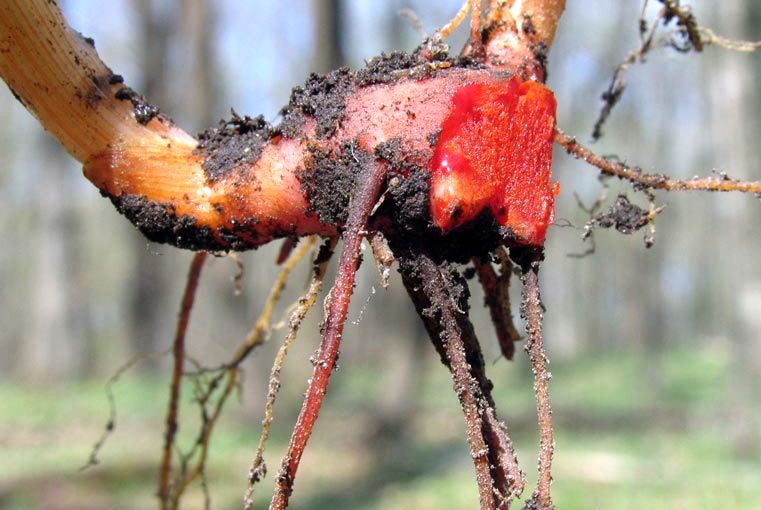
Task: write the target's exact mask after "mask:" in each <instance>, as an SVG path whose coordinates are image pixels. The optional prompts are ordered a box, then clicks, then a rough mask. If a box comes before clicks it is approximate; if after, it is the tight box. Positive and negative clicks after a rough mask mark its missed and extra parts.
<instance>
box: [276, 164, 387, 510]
mask: <svg viewBox="0 0 761 510" xmlns="http://www.w3.org/2000/svg"><path fill="white" fill-rule="evenodd" d="M386 172H387V171H386V167H385V165H384V164H383V163H381V162H378V161H374V162H372V163H371V164H368V165H366V166H365V168H363V171H362V174H361V175H360V176H359V179H358V187H357V189H356V190H355V194H354V195H353V196H352V199H351V202H350V204H349V217H348V220H347V222H346V228H345V231H344V235H343V238H344V246H343V250H342V251H341V257H340V259H339V262H338V269H337V272H336V281H335V283H334V284H333V287H332V288H331V289H330V293H329V295H328V298H327V301H328V302H327V306H326V310H327V313H326V315H325V323H324V325H323V336H322V342H321V344H320V349H319V351H318V353H317V355H316V356H315V358H314V372H313V374H312V378H311V380H310V382H309V388H308V389H307V394H306V396H305V397H304V403H303V405H302V407H301V411H300V413H299V417H298V420H297V421H296V425H295V426H294V428H293V435H292V436H291V441H290V443H289V444H288V451H287V452H286V454H285V457H284V458H283V460H282V464H281V468H280V472H279V473H278V476H277V481H276V483H275V491H274V494H273V495H272V501H271V502H270V510H282V509H284V508H286V507H287V506H288V500H289V498H290V496H291V492H292V491H293V482H294V479H295V477H296V471H297V470H298V467H299V463H300V461H301V456H302V455H303V453H304V448H305V447H306V443H307V441H308V440H309V436H310V435H311V434H312V429H313V428H314V423H315V421H316V420H317V415H318V413H319V412H320V407H321V406H322V401H323V399H324V398H325V393H326V392H327V389H328V383H329V381H330V375H331V373H332V372H333V369H334V368H335V366H336V361H337V359H338V351H339V347H340V344H341V335H342V333H343V326H344V323H345V322H346V314H347V312H348V309H349V300H350V298H351V294H352V291H353V289H354V279H355V275H356V272H357V268H358V267H359V263H360V247H361V244H362V239H363V237H364V234H365V232H364V231H365V229H366V228H367V222H368V219H369V218H370V215H371V214H372V211H373V208H374V206H375V204H376V201H377V199H378V196H379V195H380V191H381V187H382V186H383V183H384V182H385V179H386Z"/></svg>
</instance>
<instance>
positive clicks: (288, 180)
mask: <svg viewBox="0 0 761 510" xmlns="http://www.w3.org/2000/svg"><path fill="white" fill-rule="evenodd" d="M506 80H508V77H507V75H506V73H502V72H499V73H495V72H490V71H488V70H473V69H460V68H453V69H449V70H444V71H439V72H438V74H437V75H436V76H434V77H431V78H427V79H420V80H419V79H404V80H400V81H397V82H395V83H392V84H380V85H372V86H367V87H364V88H361V89H359V90H358V91H356V92H355V93H353V94H352V95H350V96H349V97H347V100H346V109H345V115H344V117H343V120H342V122H341V124H340V126H339V128H338V129H337V130H336V133H335V134H334V135H333V136H332V137H331V138H329V139H326V140H325V139H323V140H321V139H318V138H317V136H316V135H315V122H314V119H307V122H306V123H305V125H304V127H303V136H302V137H301V138H299V139H286V138H283V137H281V136H277V137H275V138H273V139H272V140H270V142H268V143H267V145H266V146H265V147H264V149H263V151H262V153H261V155H260V157H259V158H258V159H257V160H256V162H255V163H254V164H252V165H249V166H247V167H244V168H236V169H234V170H233V171H230V172H228V173H226V174H225V175H224V176H222V177H221V178H219V179H217V180H214V181H210V180H208V179H207V176H206V175H205V172H204V170H203V169H202V167H201V164H202V163H203V157H202V156H201V155H198V154H194V152H193V151H194V149H195V147H196V145H195V140H194V139H193V138H191V137H189V136H187V135H185V134H184V133H182V132H180V131H179V130H177V131H178V132H180V133H181V135H184V136H180V134H176V133H173V132H172V130H171V128H170V129H169V131H168V132H167V133H166V134H165V135H164V136H162V139H163V140H164V141H165V143H161V144H160V145H159V144H151V145H146V146H135V145H134V144H132V145H129V146H123V147H122V146H119V145H118V144H117V145H112V146H109V147H108V148H107V150H105V151H103V152H101V153H100V154H97V155H95V156H94V157H91V158H90V159H89V160H87V161H86V162H85V165H84V171H85V175H86V177H87V178H88V179H90V180H91V181H92V182H93V183H94V184H95V185H96V186H97V187H98V188H99V189H100V190H101V191H103V192H104V193H105V194H106V195H108V196H111V197H120V196H123V195H136V196H142V197H144V198H145V199H146V200H147V201H148V202H152V203H155V204H159V205H161V206H162V207H164V208H165V209H166V210H167V211H168V212H170V213H171V214H173V215H175V216H176V217H190V218H192V219H193V220H194V221H195V227H196V228H198V229H202V228H208V229H209V230H210V231H211V232H212V233H213V235H214V239H215V242H216V243H217V244H218V245H217V246H212V247H210V248H212V249H219V250H225V249H230V248H231V244H230V233H231V232H233V235H234V236H235V241H236V245H235V249H241V248H253V247H256V246H259V245H262V244H265V243H267V242H268V241H270V240H272V239H275V238H278V237H284V236H292V235H308V234H319V235H335V234H336V233H337V231H338V229H339V228H340V227H341V226H340V225H328V224H324V223H321V222H320V221H319V220H318V219H317V217H316V215H315V214H314V213H312V212H310V210H309V204H308V202H307V199H306V197H305V196H304V193H303V191H302V188H301V184H300V181H299V178H298V177H297V176H298V175H299V173H301V172H303V171H304V162H305V161H308V150H307V148H308V147H312V148H319V149H323V150H332V149H337V148H340V147H341V146H342V145H343V144H344V143H346V142H349V141H358V142H359V144H360V146H361V147H362V148H364V149H365V150H367V151H372V150H373V149H374V148H375V147H376V146H377V145H378V144H380V143H382V142H386V141H389V140H391V139H394V138H399V139H400V140H401V141H402V146H403V149H404V150H405V153H408V154H413V155H415V156H414V157H415V158H417V161H412V163H415V164H417V165H420V166H422V167H427V166H428V163H429V161H430V159H431V157H432V154H433V149H432V147H431V146H430V143H429V135H431V134H432V133H436V132H437V131H438V130H439V129H440V127H441V125H442V123H443V122H444V119H445V118H446V116H447V115H448V113H449V111H450V108H451V102H452V97H453V96H454V95H455V93H456V92H457V91H458V90H459V89H460V88H462V87H463V86H465V85H469V84H475V83H488V84H495V83H500V82H503V81H506ZM151 122H152V123H154V122H159V120H153V121H151ZM222 230H224V231H225V232H226V233H227V237H223V236H221V235H220V232H221V231H222ZM170 242H171V241H170Z"/></svg>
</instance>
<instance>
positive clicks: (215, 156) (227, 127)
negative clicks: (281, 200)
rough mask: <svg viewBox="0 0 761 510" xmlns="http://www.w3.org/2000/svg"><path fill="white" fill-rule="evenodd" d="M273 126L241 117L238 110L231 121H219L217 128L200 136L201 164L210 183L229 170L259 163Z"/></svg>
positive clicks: (262, 118) (255, 118) (199, 152)
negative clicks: (202, 160)
mask: <svg viewBox="0 0 761 510" xmlns="http://www.w3.org/2000/svg"><path fill="white" fill-rule="evenodd" d="M272 135H273V130H272V127H271V126H270V125H269V124H268V123H267V122H266V121H265V120H264V117H262V116H261V115H258V116H256V117H249V116H244V117H241V116H240V115H238V114H237V113H235V111H233V112H232V118H231V119H230V120H220V121H219V124H218V125H217V126H216V127H213V128H209V129H207V130H205V131H203V132H202V133H199V134H198V146H197V147H196V150H195V153H196V154H205V155H206V159H205V160H204V162H203V164H202V165H201V166H202V167H203V169H204V171H205V172H206V176H207V178H208V179H209V180H210V181H213V180H216V179H219V178H220V177H222V176H223V175H225V174H226V173H228V172H229V171H230V170H232V169H233V168H236V167H240V166H242V165H250V164H254V163H256V161H257V160H258V159H259V156H261V153H262V150H263V149H264V146H265V145H266V144H267V142H268V141H269V140H270V138H272Z"/></svg>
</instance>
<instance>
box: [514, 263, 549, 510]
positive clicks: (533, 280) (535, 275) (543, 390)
mask: <svg viewBox="0 0 761 510" xmlns="http://www.w3.org/2000/svg"><path fill="white" fill-rule="evenodd" d="M511 256H512V257H513V259H514V260H516V262H518V263H519V264H520V266H521V270H522V271H523V277H522V282H523V303H522V305H521V316H522V317H523V318H524V319H525V321H526V332H527V333H528V341H527V342H526V346H525V350H526V352H527V353H528V356H529V359H530V360H531V369H532V371H533V373H534V393H535V398H536V412H537V418H538V422H539V479H538V480H537V484H536V489H535V490H534V492H533V494H532V495H531V498H530V499H529V500H528V501H527V502H526V505H525V507H524V508H525V509H526V510H534V509H537V510H552V509H554V508H555V506H554V505H553V503H552V498H551V496H550V486H551V485H552V457H553V454H554V452H555V441H554V439H553V431H552V408H551V407H550V394H549V387H548V386H549V381H550V377H551V374H550V373H549V372H548V371H547V363H548V361H547V355H546V354H545V351H544V343H543V340H542V319H543V316H544V312H543V308H542V300H541V296H540V293H539V263H540V261H541V259H542V252H541V251H538V250H530V249H525V250H514V251H511Z"/></svg>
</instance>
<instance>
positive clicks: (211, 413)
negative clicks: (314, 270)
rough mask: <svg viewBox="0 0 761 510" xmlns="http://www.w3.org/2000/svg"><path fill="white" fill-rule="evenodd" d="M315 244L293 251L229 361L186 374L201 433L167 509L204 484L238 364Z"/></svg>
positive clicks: (264, 330) (262, 334) (262, 337)
mask: <svg viewBox="0 0 761 510" xmlns="http://www.w3.org/2000/svg"><path fill="white" fill-rule="evenodd" d="M314 242H315V240H314V238H312V237H310V238H307V239H305V240H303V241H302V243H301V245H300V246H298V247H297V248H296V249H295V250H293V252H292V253H291V255H290V256H289V257H288V259H287V260H286V261H285V263H284V264H283V266H282V269H281V270H280V273H279V274H278V276H277V278H276V279H275V282H274V283H273V285H272V288H271V290H270V293H269V296H268V297H267V301H266V302H265V304H264V306H263V307H262V311H261V313H260V314H259V317H258V318H257V320H256V323H255V326H254V327H253V328H252V330H251V332H250V333H249V334H248V336H247V337H246V339H245V341H244V342H243V343H242V344H241V345H240V347H239V348H238V350H237V351H236V353H235V355H234V356H233V358H232V360H231V361H229V362H228V363H226V364H225V365H223V366H221V367H216V368H211V369H209V368H203V367H198V368H197V370H196V372H193V373H185V376H186V377H191V378H192V379H193V382H194V383H195V386H196V395H195V399H194V400H195V401H196V402H197V403H198V406H199V408H200V409H199V410H200V415H201V429H200V431H199V432H198V435H197V437H196V439H195V442H194V444H193V446H192V447H191V448H190V450H188V451H187V452H185V453H184V454H183V455H182V458H181V466H180V469H179V470H178V473H177V476H176V477H175V480H174V482H173V486H174V490H173V491H172V493H171V504H170V508H178V507H179V505H180V499H181V498H182V496H183V495H184V494H185V492H186V490H187V488H188V487H189V486H190V484H191V483H193V482H194V481H195V480H196V479H198V478H200V479H201V480H202V481H203V479H204V474H205V472H206V460H207V458H208V453H209V444H210V440H211V435H212V432H213V430H214V426H215V425H216V424H217V420H218V419H219V417H220V415H221V414H222V410H223V408H224V406H225V404H226V402H227V400H228V398H229V397H230V395H231V394H232V392H233V390H234V389H235V388H236V386H237V384H238V380H239V375H240V373H239V367H240V364H241V363H242V362H243V361H244V360H245V359H246V358H247V357H248V356H249V355H250V354H251V352H252V351H253V350H254V349H255V348H256V347H257V346H259V345H261V344H262V343H264V342H265V341H266V339H267V334H268V333H269V330H270V328H269V324H270V321H271V317H272V313H273V312H274V309H275V305H276V304H277V302H278V301H279V299H280V296H281V294H282V292H283V289H284V288H285V284H286V282H287V281H288V277H289V276H290V274H291V272H292V271H293V270H294V269H295V267H296V266H297V265H298V263H299V262H300V261H301V260H302V259H303V258H304V257H305V256H306V255H307V253H309V250H310V249H311V248H312V246H314ZM208 372H214V376H213V377H212V378H211V379H209V380H207V381H202V380H200V377H201V376H202V375H203V374H205V373H208ZM223 379H224V381H223ZM217 390H220V394H219V396H218V397H217V398H216V401H213V397H214V396H215V395H216V393H217Z"/></svg>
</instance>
